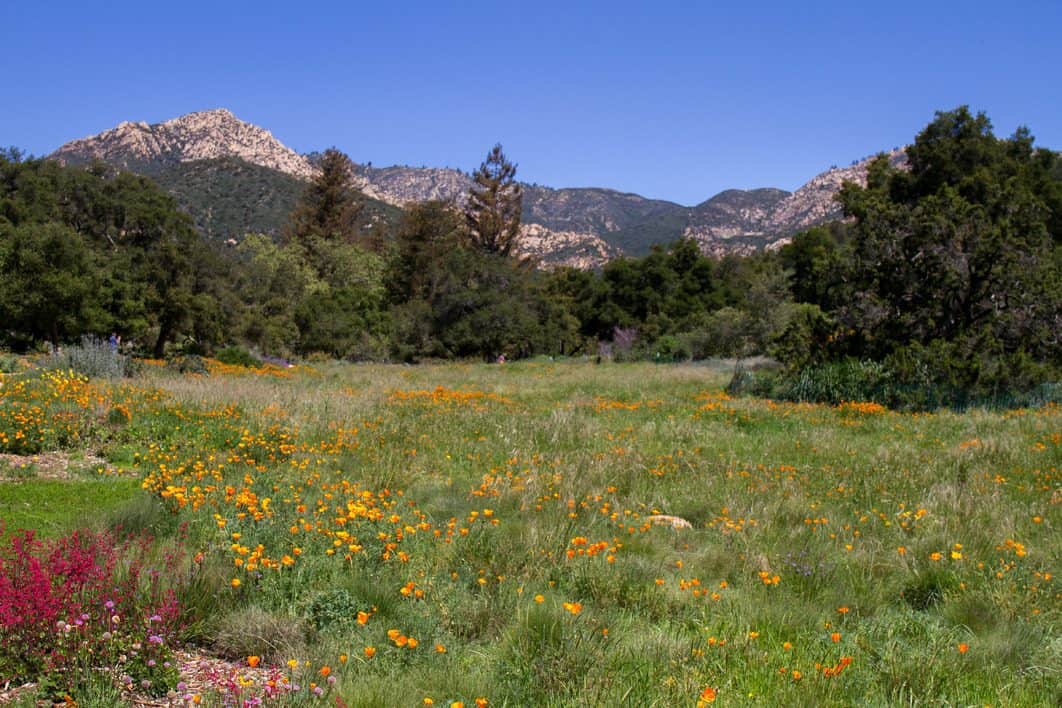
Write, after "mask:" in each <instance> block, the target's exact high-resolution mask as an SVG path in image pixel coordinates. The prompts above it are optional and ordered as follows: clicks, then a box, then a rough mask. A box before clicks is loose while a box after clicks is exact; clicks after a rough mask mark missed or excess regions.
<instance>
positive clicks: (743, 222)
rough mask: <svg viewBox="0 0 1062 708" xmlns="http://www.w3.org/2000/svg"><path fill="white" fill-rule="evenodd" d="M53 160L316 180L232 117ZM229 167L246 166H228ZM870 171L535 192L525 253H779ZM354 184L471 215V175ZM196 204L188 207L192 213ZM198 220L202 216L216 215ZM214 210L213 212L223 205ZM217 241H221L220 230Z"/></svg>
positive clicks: (370, 192) (113, 141) (198, 115)
mask: <svg viewBox="0 0 1062 708" xmlns="http://www.w3.org/2000/svg"><path fill="white" fill-rule="evenodd" d="M50 157H53V158H55V159H58V160H60V161H62V162H64V163H66V164H73V165H80V164H87V163H90V162H92V161H94V160H102V161H103V162H106V163H108V164H110V165H113V166H115V167H119V168H122V169H127V170H130V171H133V172H138V173H141V174H145V175H148V176H153V177H160V176H161V181H163V182H165V184H164V187H165V188H166V189H167V190H168V191H170V192H171V193H174V194H186V195H187V194H188V193H191V192H192V191H193V190H192V189H190V188H188V187H187V185H185V184H183V183H182V182H181V179H183V177H182V175H183V174H184V173H187V174H192V175H194V174H197V173H199V174H200V175H201V173H202V172H203V170H202V169H200V170H196V169H193V168H189V167H188V165H190V164H192V163H196V162H200V161H210V160H213V161H220V162H215V163H211V166H210V169H212V170H214V172H215V175H214V180H215V182H217V183H218V184H226V185H239V184H241V182H240V180H239V179H237V178H236V177H234V176H231V175H226V174H221V173H222V172H224V171H225V170H226V169H228V170H230V171H232V172H234V173H236V174H238V173H240V171H241V168H240V166H239V161H242V162H244V163H248V164H250V165H253V166H256V167H257V168H260V170H272V171H274V172H276V173H280V174H283V175H287V176H288V177H289V178H294V179H297V180H299V181H301V182H305V181H307V180H309V179H311V178H312V176H313V175H314V174H315V172H316V167H315V164H314V159H313V155H300V154H299V153H297V152H295V151H294V150H292V149H291V148H289V147H287V146H286V145H284V144H283V143H281V142H280V141H279V140H277V139H276V138H275V137H274V136H273V135H272V133H270V132H269V131H268V130H266V129H264V128H261V127H259V126H256V125H253V124H251V123H246V122H244V121H241V120H240V119H239V118H237V117H236V116H235V115H234V114H233V113H232V112H231V111H229V110H227V109H223V108H219V109H213V110H207V111H197V112H194V113H188V114H185V115H183V116H178V117H176V118H172V119H170V120H167V121H163V122H160V123H154V124H148V123H144V122H130V121H124V122H122V123H120V124H119V125H118V126H116V127H114V128H111V129H109V130H106V131H103V132H102V133H99V134H97V135H93V136H88V137H86V138H79V139H77V140H72V141H70V142H68V143H66V144H64V145H62V146H61V147H59V148H58V149H57V150H56V151H55V152H54V153H52V155H51V156H50ZM226 158H228V159H230V161H231V160H236V161H237V162H229V163H225V162H224V160H225V159H226ZM890 159H891V160H893V161H894V162H897V163H899V162H902V159H903V152H902V151H893V152H892V153H891V154H890ZM868 162H869V159H867V160H862V161H859V162H856V163H853V164H852V165H850V166H849V167H846V168H831V169H830V170H827V171H825V172H822V173H820V174H818V175H816V176H814V177H813V178H812V179H811V180H809V181H808V182H807V183H805V184H804V185H802V186H801V187H800V188H798V189H797V190H796V191H794V192H788V191H786V190H782V189H777V188H773V187H763V188H756V189H748V190H741V189H728V190H724V191H722V192H719V193H718V194H715V195H713V196H711V197H709V198H707V199H705V200H704V201H702V202H700V203H699V204H696V205H693V206H684V205H682V204H678V203H676V202H671V201H667V200H662V199H650V198H647V197H643V196H641V195H639V194H635V193H632V192H622V191H619V190H615V189H610V188H608V187H564V188H552V187H544V186H541V185H530V184H524V185H523V186H524V205H523V221H524V227H523V237H524V238H523V241H524V247H523V251H522V252H523V253H524V254H525V255H530V256H534V257H536V258H538V259H539V260H540V261H541V262H542V263H544V264H546V265H554V266H555V265H571V266H574V267H579V268H594V267H600V266H601V265H602V264H603V263H604V262H606V261H607V260H609V259H611V258H615V257H617V256H622V255H629V256H639V255H644V254H645V253H647V252H648V251H649V250H650V249H651V248H652V246H654V245H657V244H666V243H670V242H672V241H675V240H677V239H678V238H682V237H686V238H692V239H694V240H695V241H697V243H698V244H699V245H700V247H701V249H702V250H703V251H704V252H705V253H709V254H712V255H717V256H722V255H726V254H729V253H738V254H748V253H751V252H755V251H757V250H761V249H765V248H777V247H779V246H780V245H781V244H783V243H785V242H787V241H788V239H789V238H790V237H791V236H792V235H793V234H795V233H797V232H799V231H801V230H804V229H806V228H808V227H810V226H813V225H815V224H818V223H823V222H825V221H829V220H832V219H836V218H840V216H841V212H840V206H839V205H838V204H837V203H836V201H835V199H834V197H835V196H836V194H837V192H838V191H839V190H840V187H841V185H842V184H843V183H844V182H845V181H853V182H857V183H865V179H866V166H867V164H868ZM225 165H229V167H226V166H225ZM260 170H251V171H252V172H258V171H260ZM243 171H244V172H247V170H243ZM261 182H275V183H276V184H277V185H281V184H282V183H283V180H282V179H281V178H280V177H276V178H275V179H274V178H272V177H270V176H269V175H268V174H267V173H260V174H259V180H258V182H257V183H256V184H258V183H261ZM353 182H354V186H355V187H357V188H358V189H359V190H360V191H361V192H363V193H364V194H365V195H367V197H369V198H370V199H371V200H376V201H377V202H379V203H382V204H381V206H380V208H378V209H377V214H379V215H381V216H380V218H390V217H392V216H393V214H391V213H389V212H387V209H386V205H391V206H392V207H399V208H406V207H408V206H409V205H410V204H412V203H416V202H421V201H425V200H428V199H441V200H450V201H454V202H455V203H460V201H462V199H463V197H464V195H466V194H467V193H468V190H469V189H470V187H471V185H472V180H471V178H470V177H469V176H468V175H467V174H465V173H464V172H461V171H460V170H455V169H451V168H442V167H404V166H397V165H395V166H389V167H374V166H372V165H369V164H360V163H357V162H355V163H354V179H353ZM212 189H213V188H211V187H210V186H209V185H208V188H207V189H206V190H205V192H204V191H203V190H202V189H201V190H200V192H201V194H200V197H201V198H200V199H199V201H200V202H201V201H202V200H203V199H206V198H207V197H204V196H202V195H203V194H206V195H208V196H209V195H210V194H211V193H213V192H212V191H211V190H212ZM278 189H279V190H280V191H279V192H278V193H277V194H278V195H279V196H277V199H278V200H279V199H281V197H282V198H283V199H284V200H287V201H290V193H291V191H292V186H291V184H290V183H289V184H286V186H283V188H281V187H278ZM249 191H251V192H255V190H249ZM214 192H216V190H214ZM281 193H282V194H281ZM222 196H223V197H224V199H223V201H226V202H227V206H226V207H225V208H226V210H227V213H228V212H231V213H239V212H240V209H241V203H242V205H243V209H244V212H245V218H244V219H243V221H242V222H241V221H240V219H239V218H235V221H232V222H231V223H234V224H236V226H233V227H231V228H239V225H240V224H246V226H251V225H254V228H255V230H264V231H266V232H276V231H277V230H278V228H279V226H278V225H277V224H275V223H274V222H275V221H276V220H277V219H278V218H279V217H280V211H281V210H279V209H278V207H277V205H276V204H275V203H273V202H271V201H270V199H271V196H270V193H269V192H268V190H267V191H265V192H262V191H260V190H259V191H258V192H255V193H249V194H247V195H243V194H236V195H233V194H225V195H222ZM241 200H243V201H242V202H241ZM188 201H189V199H187V198H186V200H185V205H186V206H187V202H188ZM285 203H287V202H286V201H285ZM197 208H199V209H200V211H201V210H202V209H203V208H204V207H202V206H200V207H197ZM205 208H207V209H208V210H211V205H207V206H206V207H205ZM212 214H213V211H212V210H211V214H210V215H204V214H202V213H199V212H197V213H193V217H194V218H196V221H197V223H198V224H201V225H202V224H209V223H210V219H211V218H212ZM226 223H230V222H226ZM207 230H208V231H209V232H211V233H213V227H208V228H207ZM239 235H242V234H229V237H238V236H239Z"/></svg>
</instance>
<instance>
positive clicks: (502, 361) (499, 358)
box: [498, 354, 505, 364]
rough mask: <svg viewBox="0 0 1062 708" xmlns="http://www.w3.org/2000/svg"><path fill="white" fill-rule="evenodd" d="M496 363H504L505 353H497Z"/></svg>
mask: <svg viewBox="0 0 1062 708" xmlns="http://www.w3.org/2000/svg"><path fill="white" fill-rule="evenodd" d="M498 363H499V364H504V363H505V355H504V354H499V355H498Z"/></svg>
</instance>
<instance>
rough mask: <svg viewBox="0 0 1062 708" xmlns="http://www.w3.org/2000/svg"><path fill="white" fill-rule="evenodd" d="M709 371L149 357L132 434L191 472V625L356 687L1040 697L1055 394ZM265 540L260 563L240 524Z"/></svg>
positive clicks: (441, 693)
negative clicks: (922, 389)
mask: <svg viewBox="0 0 1062 708" xmlns="http://www.w3.org/2000/svg"><path fill="white" fill-rule="evenodd" d="M724 382H725V374H724V373H723V372H721V371H718V370H712V369H709V368H706V367H692V366H691V367H654V366H651V365H623V366H619V365H606V366H594V365H592V364H583V363H562V364H552V363H518V364H509V365H505V366H483V365H460V364H455V365H446V366H423V367H416V368H408V367H381V366H358V367H338V366H337V367H324V368H322V369H320V370H317V371H311V372H301V373H298V374H296V375H295V376H294V377H292V378H276V377H270V376H251V375H246V376H241V375H230V376H224V377H223V376H214V377H211V378H209V379H208V378H195V377H172V376H170V375H167V374H162V373H160V374H158V375H157V377H156V378H155V379H153V380H152V381H150V384H151V385H157V386H160V387H162V388H164V389H165V390H166V391H167V392H168V393H169V395H170V397H169V398H168V399H164V400H166V401H167V403H166V404H165V405H164V406H162V407H161V408H152V409H149V410H145V411H143V412H141V411H134V415H133V421H132V422H131V423H130V426H129V429H128V431H127V432H128V433H129V434H132V433H134V432H135V434H136V435H138V436H140V440H141V443H142V447H141V451H142V452H143V455H142V457H140V458H138V461H137V465H138V466H139V468H140V470H141V473H142V474H150V475H151V478H150V479H149V482H152V483H158V484H159V485H160V486H159V487H158V488H159V489H163V486H162V483H163V482H164V483H165V484H169V485H175V486H177V487H183V488H184V489H185V492H182V494H187V496H188V499H187V500H186V502H185V506H184V507H183V508H182V509H181V510H180V512H179V514H178V516H179V517H180V518H184V519H186V520H188V521H189V522H190V530H191V534H192V539H193V541H194V543H195V544H197V546H198V547H199V548H200V549H201V550H203V551H204V552H205V553H206V560H205V561H204V564H203V571H202V573H203V578H202V580H201V582H200V592H202V593H204V594H205V595H209V596H210V598H211V601H210V602H205V601H203V598H200V599H199V600H200V601H201V602H202V606H203V607H204V608H205V611H206V612H207V613H208V616H207V617H206V620H205V621H204V622H203V623H201V624H200V625H199V626H198V628H197V631H198V633H199V637H200V639H201V641H204V642H206V643H207V644H209V645H211V646H213V647H214V649H215V650H218V651H223V652H228V653H230V654H231V655H232V656H236V657H238V656H242V655H245V654H262V655H263V656H266V657H267V661H273V662H278V663H280V664H283V662H284V661H285V660H286V658H289V657H296V658H300V659H303V660H309V661H311V662H313V665H314V666H315V667H316V666H319V665H321V664H322V663H325V664H330V665H332V666H334V667H337V669H338V664H337V657H338V655H339V654H340V653H344V654H348V655H349V656H351V657H352V659H351V660H350V662H349V664H348V665H347V666H346V667H345V668H344V669H343V670H342V671H338V670H337V671H336V673H335V675H337V676H338V677H339V682H338V683H337V685H336V690H339V691H340V692H341V693H342V694H343V695H344V696H345V697H346V698H347V699H348V702H350V703H351V704H352V705H353V704H357V705H370V704H387V705H410V706H412V705H418V704H420V701H421V699H422V698H423V697H425V696H431V697H432V698H434V700H435V701H436V704H437V705H446V703H444V701H446V700H454V699H462V700H464V701H465V704H466V705H472V700H473V699H474V698H475V697H477V696H486V697H489V698H490V700H491V704H492V705H503V704H508V705H638V706H644V705H693V704H694V703H695V702H696V698H697V696H698V695H699V694H700V692H701V691H702V690H703V689H704V687H706V686H710V687H713V688H715V689H717V690H718V696H719V698H718V701H719V703H720V704H722V705H738V704H741V705H745V704H748V703H762V704H765V705H779V704H804V705H848V704H852V703H866V704H874V705H880V704H897V703H912V704H920V703H933V704H937V703H942V702H945V703H951V704H972V703H978V704H985V703H990V704H1004V705H1049V704H1052V703H1057V702H1058V700H1059V698H1060V695H1059V689H1058V688H1057V685H1056V683H1055V679H1056V678H1057V675H1058V672H1059V671H1062V652H1060V648H1059V641H1060V634H1059V628H1060V626H1062V623H1060V616H1059V609H1060V605H1059V602H1058V599H1059V595H1058V591H1057V581H1056V580H1055V579H1054V577H1053V575H1050V576H1049V574H1055V573H1057V570H1058V569H1057V567H1055V566H1056V565H1057V561H1058V558H1059V557H1060V551H1062V548H1060V543H1062V542H1060V540H1059V535H1058V534H1057V533H1056V529H1057V526H1058V524H1059V523H1060V522H1062V518H1060V514H1059V512H1058V494H1059V492H1058V488H1059V487H1058V472H1057V468H1058V462H1059V459H1060V457H1062V454H1060V444H1059V438H1058V434H1057V431H1058V430H1059V427H1060V426H1059V417H1060V415H1059V412H1058V410H1057V409H1054V410H1047V411H1029V412H1018V413H1009V414H1008V413H989V412H980V411H975V412H971V413H967V414H964V415H954V414H950V413H942V414H938V415H929V416H907V415H894V414H888V413H881V412H875V411H859V410H839V409H832V408H822V407H813V406H792V405H785V406H775V405H772V404H769V403H766V402H762V401H752V400H740V401H726V400H723V399H721V398H720V397H719V390H720V387H721V385H722V384H723V383H724ZM439 386H443V387H444V389H443V390H441V391H437V387H439ZM396 390H401V391H406V392H415V391H423V392H432V391H437V392H436V393H434V394H431V395H429V394H428V393H425V394H423V395H420V394H413V393H409V394H408V395H406V396H405V397H402V396H400V397H398V398H396V397H394V396H393V395H392V392H393V391H396ZM455 391H464V392H466V393H467V392H470V391H476V392H480V393H483V394H489V395H484V396H479V395H476V394H473V395H460V394H457V393H454V392H455ZM203 411H214V413H211V414H209V415H204V414H202V412H203ZM219 412H221V413H223V414H219ZM149 442H150V443H155V444H156V448H155V451H154V452H149V451H147V445H148V443H149ZM289 445H290V446H292V447H287V446H289ZM234 454H235V455H240V456H241V459H240V460H239V461H231V458H232V455H234ZM248 458H252V459H254V462H249V461H248ZM226 459H227V460H229V462H227V463H226V464H225V465H224V466H221V465H220V464H219V462H220V461H221V460H226ZM196 462H198V463H199V465H200V467H199V469H200V471H201V473H202V474H200V476H199V477H198V478H197V477H196V476H195V475H192V474H190V472H189V471H190V470H193V469H195V468H196ZM162 464H165V465H167V469H168V470H174V469H178V468H183V470H184V471H183V472H180V473H174V472H167V473H165V474H160V473H159V469H160V465H162ZM203 470H206V472H202V471H203ZM215 472H216V475H217V476H216V477H212V476H211V475H213V474H214V473H215ZM203 474H205V475H206V477H203V476H202V475H203ZM215 479H217V480H220V482H219V483H218V486H217V491H216V492H210V493H199V492H197V493H195V494H200V496H199V497H198V499H199V502H200V503H201V504H202V506H200V508H199V509H198V510H197V511H193V509H192V506H193V505H194V503H193V501H192V498H193V496H194V494H193V492H192V491H191V490H192V488H193V487H195V486H199V487H200V488H201V487H202V485H204V484H206V483H207V482H212V481H214V480H215ZM225 485H228V486H230V487H231V491H232V493H231V494H226V493H225V491H224V487H225ZM352 485H357V488H355V487H354V486H352ZM382 489H388V490H390V496H380V495H376V496H373V495H370V496H369V497H365V496H363V495H362V493H361V490H369V491H372V492H380V490H382ZM398 490H401V491H402V496H397V494H398ZM251 494H253V496H250V495H251ZM266 497H268V498H270V502H269V503H268V505H267V506H266V510H265V511H264V512H263V509H262V502H261V500H262V499H264V498H266ZM241 499H242V502H241V501H240V500H241ZM366 499H368V501H366ZM249 500H250V501H249ZM138 503H139V502H138ZM166 503H167V504H170V505H172V506H174V507H176V506H177V503H176V501H175V499H174V497H173V496H172V495H171V496H169V497H168V500H167V502H166ZM248 504H250V506H249V505H248ZM358 504H367V505H368V507H370V508H372V507H374V506H375V508H380V509H381V510H382V511H383V516H382V517H381V518H375V519H371V520H370V518H369V517H366V516H358V515H357V514H354V515H353V516H349V515H348V511H350V510H352V509H356V508H358V507H357V505H358ZM350 505H354V506H350ZM488 510H489V514H488ZM473 512H475V513H473ZM653 512H661V513H667V514H675V515H679V516H681V517H683V518H685V519H687V520H689V521H690V522H691V523H692V524H693V527H694V528H693V529H690V530H686V531H674V530H671V529H670V528H662V527H655V526H651V525H648V524H647V523H646V522H645V516H646V515H648V514H650V513H653ZM256 513H257V514H258V515H259V516H260V518H259V519H258V520H255V519H254V516H255V515H256ZM350 513H351V514H353V513H354V512H353V511H350ZM215 514H217V515H218V516H215ZM126 515H128V514H126ZM391 515H394V520H392V517H391ZM340 517H347V518H346V520H345V521H343V522H342V523H340V522H339V521H338V520H339V519H340ZM492 520H496V521H497V523H496V524H494V523H493V521H492ZM422 524H423V525H424V526H423V527H422V526H421V525H422ZM403 529H404V531H403ZM410 529H413V530H412V531H411V530H410ZM461 529H467V531H462V530H461ZM436 531H438V532H439V536H438V538H437V537H436V536H435V532H436ZM340 532H342V533H349V534H352V536H353V537H354V538H355V539H356V543H357V545H360V546H361V547H362V548H361V549H360V551H355V552H353V553H351V554H350V556H351V558H350V560H347V559H346V558H345V555H346V554H347V553H348V550H347V548H348V544H349V543H351V537H348V536H341V535H339V534H340ZM234 533H235V534H239V536H238V537H237V536H233V534H234ZM379 534H385V537H384V538H383V539H381V538H380V537H379ZM450 534H452V539H451V540H450V541H449V542H447V541H446V539H447V537H448V536H449V535H450ZM399 537H401V538H399ZM582 539H585V544H584V543H583V541H582ZM598 542H602V543H603V549H602V550H601V551H600V552H599V553H593V554H588V553H587V551H588V550H590V549H593V548H594V545H593V544H596V543H598ZM385 543H394V544H395V547H394V548H393V549H392V553H390V554H389V555H390V558H389V560H386V561H383V560H381V553H383V552H385V551H386V546H385V545H384V544H385ZM258 544H261V545H262V548H263V555H264V556H265V558H266V560H265V561H263V562H262V563H261V565H262V566H265V567H256V568H249V567H248V566H247V565H246V564H247V561H248V557H249V555H248V553H247V552H246V551H241V550H239V547H240V546H243V547H245V548H248V549H254V548H255V547H256V546H257V545H258ZM296 548H297V549H299V551H300V554H298V555H297V556H292V555H291V554H293V553H295V551H294V549H296ZM901 548H902V549H903V552H902V553H901V552H900V549H901ZM335 549H338V553H337V552H336V551H335ZM329 550H332V553H331V554H329V553H328V551H329ZM580 550H582V551H583V552H584V553H583V554H582V555H579V551H580ZM568 551H572V552H573V553H574V554H575V555H574V556H573V557H571V558H569V557H567V552H568ZM400 552H404V553H408V558H407V559H403V558H402V556H401V555H400ZM934 554H940V555H939V558H940V560H934V558H936V557H937V556H936V555H934ZM285 555H287V556H289V558H295V562H294V563H293V564H292V565H290V567H289V566H288V565H285V564H282V563H278V568H277V569H273V568H269V567H268V564H269V559H273V560H274V561H279V560H280V559H281V558H282V556H285ZM609 557H611V560H609ZM235 559H240V562H241V564H242V565H240V566H235V565H234V560H235ZM775 576H777V578H778V580H777V582H775V581H774V578H775ZM232 578H237V579H239V580H241V584H240V586H239V587H238V588H233V587H231V584H230V580H231V579H232ZM410 582H412V583H413V584H414V586H413V587H414V589H415V590H420V591H423V593H424V595H423V597H421V598H417V597H416V595H415V593H411V594H410V595H409V596H408V597H407V596H405V595H403V594H402V593H401V588H402V587H403V586H405V585H406V584H407V583H410ZM537 595H541V596H542V602H537V601H536V596H537ZM189 600H190V601H193V602H194V601H196V598H194V597H192V598H189ZM576 602H577V603H581V606H582V609H581V611H580V612H579V613H578V614H573V613H572V612H570V611H568V610H567V609H565V606H564V603H576ZM842 608H845V611H841V610H842ZM358 611H363V612H371V613H372V615H371V617H370V618H369V619H368V622H367V623H366V624H365V625H360V624H358V623H357V622H356V621H354V619H353V618H354V617H355V616H356V613H357V612H358ZM388 629H398V630H400V631H401V633H402V634H403V635H405V636H410V637H416V638H418V639H419V642H420V646H419V647H417V648H416V649H412V650H411V649H409V648H398V647H397V646H395V644H394V642H393V641H391V640H389V639H388V637H387V634H386V632H387V630H388ZM835 632H836V633H837V636H836V641H834V637H833V636H832V635H833V634H834V633H835ZM267 638H268V639H267ZM436 643H438V644H440V645H442V646H444V647H445V648H446V652H445V653H438V652H436V651H434V650H433V649H432V647H433V646H434V645H435V644H436ZM787 643H788V644H787ZM960 645H966V646H968V647H969V650H968V652H965V653H961V652H960V650H959V647H960ZM365 646H372V647H374V648H376V650H377V653H376V655H375V657H374V658H372V659H371V660H368V659H364V658H362V657H363V653H362V649H363V647H365ZM845 656H847V657H851V659H852V662H851V665H850V666H848V667H847V668H845V669H844V670H843V671H842V672H841V673H840V675H838V676H836V677H832V678H831V677H826V676H824V675H823V672H822V668H823V667H829V666H834V665H836V664H837V662H838V661H840V659H841V658H842V657H845ZM817 666H818V668H817ZM783 669H784V671H783ZM794 672H797V673H794Z"/></svg>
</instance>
